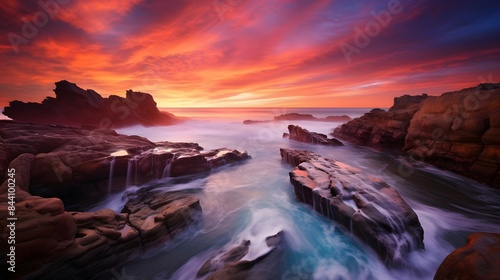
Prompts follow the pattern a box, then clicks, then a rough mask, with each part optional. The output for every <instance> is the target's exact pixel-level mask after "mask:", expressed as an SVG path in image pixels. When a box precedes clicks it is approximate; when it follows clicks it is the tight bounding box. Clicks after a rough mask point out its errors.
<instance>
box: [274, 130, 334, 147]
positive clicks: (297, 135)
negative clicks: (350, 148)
mask: <svg viewBox="0 0 500 280" xmlns="http://www.w3.org/2000/svg"><path fill="white" fill-rule="evenodd" d="M288 131H289V133H285V134H283V138H289V139H290V140H295V141H298V142H302V143H308V144H318V145H328V146H343V145H344V144H342V142H340V141H339V140H337V139H335V138H328V136H326V135H325V134H321V133H317V132H310V131H309V130H307V129H304V128H302V127H300V126H297V125H289V126H288Z"/></svg>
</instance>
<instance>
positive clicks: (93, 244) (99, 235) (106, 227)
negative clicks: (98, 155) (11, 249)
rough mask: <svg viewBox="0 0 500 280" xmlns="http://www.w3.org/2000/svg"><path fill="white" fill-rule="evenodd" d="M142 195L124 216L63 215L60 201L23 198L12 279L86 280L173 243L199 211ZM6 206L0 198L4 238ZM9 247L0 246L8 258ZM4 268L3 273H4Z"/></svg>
mask: <svg viewBox="0 0 500 280" xmlns="http://www.w3.org/2000/svg"><path fill="white" fill-rule="evenodd" d="M144 197H146V195H145V194H141V195H140V198H141V200H140V199H132V200H130V201H129V202H128V203H127V205H126V206H125V208H124V210H123V211H122V213H115V212H114V211H112V210H109V209H105V210H100V211H97V212H67V211H65V210H64V205H63V203H62V201H61V200H60V199H58V198H41V197H37V196H27V197H25V198H24V199H20V200H19V201H17V203H16V217H17V221H16V233H17V234H16V268H17V270H16V275H17V276H18V277H20V278H21V276H22V278H28V279H90V278H93V277H95V276H96V274H98V273H100V272H101V271H105V270H107V269H109V268H111V267H114V266H116V265H119V264H121V263H123V262H125V261H127V260H129V259H131V258H132V257H134V256H137V255H138V254H140V253H142V252H143V251H144V249H148V248H151V247H153V246H154V245H156V244H158V243H160V242H165V241H167V240H169V239H171V238H173V237H174V236H175V235H176V234H178V233H179V232H180V231H181V230H182V229H183V228H185V227H186V226H188V225H189V224H191V223H192V222H193V221H194V220H195V218H196V216H195V215H196V214H197V213H199V212H200V211H201V207H200V205H199V201H198V199H197V198H195V197H193V196H190V195H186V194H183V193H161V194H160V193H158V194H148V195H147V198H148V199H145V200H142V199H143V198H144ZM7 204H8V202H7V201H6V200H5V196H3V195H0V207H1V209H2V210H0V218H1V222H0V224H1V227H2V238H4V237H6V236H8V235H9V228H7V227H6V225H7V223H8V222H7V220H6V218H7V211H5V210H4V209H7ZM7 248H8V245H7V244H2V252H6V250H7ZM4 266H5V264H4V263H2V269H3V270H4V271H6V268H5V267H4Z"/></svg>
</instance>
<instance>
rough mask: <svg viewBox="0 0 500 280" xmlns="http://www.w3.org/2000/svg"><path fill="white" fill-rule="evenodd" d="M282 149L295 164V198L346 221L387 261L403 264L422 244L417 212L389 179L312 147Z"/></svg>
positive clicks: (422, 236) (345, 225)
mask: <svg viewBox="0 0 500 280" xmlns="http://www.w3.org/2000/svg"><path fill="white" fill-rule="evenodd" d="M280 151H281V157H282V159H283V161H284V162H286V163H289V164H291V165H293V166H296V167H295V169H294V170H293V171H292V172H290V181H291V183H292V185H293V187H294V192H295V195H296V196H297V198H298V199H299V200H300V201H302V202H304V203H307V204H309V205H311V206H312V207H313V209H314V210H316V211H317V212H319V213H321V214H323V215H325V216H326V217H329V218H330V219H333V220H334V221H337V222H338V223H340V224H342V225H343V226H344V227H345V228H346V229H347V230H350V231H351V232H352V233H353V234H354V235H355V236H357V237H358V238H360V239H361V240H363V241H364V242H366V243H367V244H368V245H370V246H371V247H372V248H373V249H374V250H375V251H376V252H377V253H378V254H379V256H380V257H381V259H382V260H383V261H384V262H385V263H386V264H387V265H389V266H395V267H398V266H402V265H404V264H405V263H406V261H407V256H408V253H409V252H411V251H413V250H421V249H424V243H423V239H424V232H423V229H422V226H421V225H420V222H419V220H418V217H417V215H416V214H415V212H414V211H413V210H412V209H411V208H410V206H409V205H408V204H407V203H406V202H405V200H404V199H403V198H402V197H401V196H400V195H399V193H398V192H397V191H396V190H395V189H394V188H393V187H391V186H389V185H388V184H387V183H386V182H384V181H382V180H380V179H379V178H376V177H373V176H370V175H367V174H365V173H363V172H361V170H359V169H357V168H354V167H351V166H349V165H347V164H344V163H341V162H339V161H335V160H332V159H328V158H324V157H321V156H319V155H316V154H314V153H312V152H309V151H298V150H291V149H281V150H280Z"/></svg>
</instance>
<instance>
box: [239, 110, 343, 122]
mask: <svg viewBox="0 0 500 280" xmlns="http://www.w3.org/2000/svg"><path fill="white" fill-rule="evenodd" d="M350 120H351V117H349V116H347V115H342V116H328V117H326V118H317V117H315V116H313V115H311V114H299V113H289V114H283V115H279V116H275V117H274V118H273V120H267V121H255V120H245V121H243V124H256V123H266V122H280V121H316V122H347V121H350Z"/></svg>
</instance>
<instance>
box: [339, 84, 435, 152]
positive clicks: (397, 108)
mask: <svg viewBox="0 0 500 280" xmlns="http://www.w3.org/2000/svg"><path fill="white" fill-rule="evenodd" d="M427 97H428V96H427V95H426V94H424V95H420V96H408V95H405V96H402V97H396V98H394V106H393V107H391V108H390V109H389V111H387V112H386V111H385V110H382V109H373V110H371V111H370V112H369V113H366V114H364V115H363V116H361V117H359V118H355V119H353V120H351V121H349V122H347V123H345V124H343V125H341V126H339V127H337V128H336V129H335V130H334V132H333V133H332V135H333V136H335V137H338V138H340V139H343V140H347V141H350V142H353V143H356V144H360V145H366V146H370V147H373V148H377V149H381V148H389V149H397V150H399V149H401V148H403V146H404V143H405V137H406V130H407V129H408V126H409V125H410V120H411V118H412V117H413V114H415V112H416V111H417V110H418V109H419V108H420V105H421V102H422V101H423V100H425V99H426V98H427Z"/></svg>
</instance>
